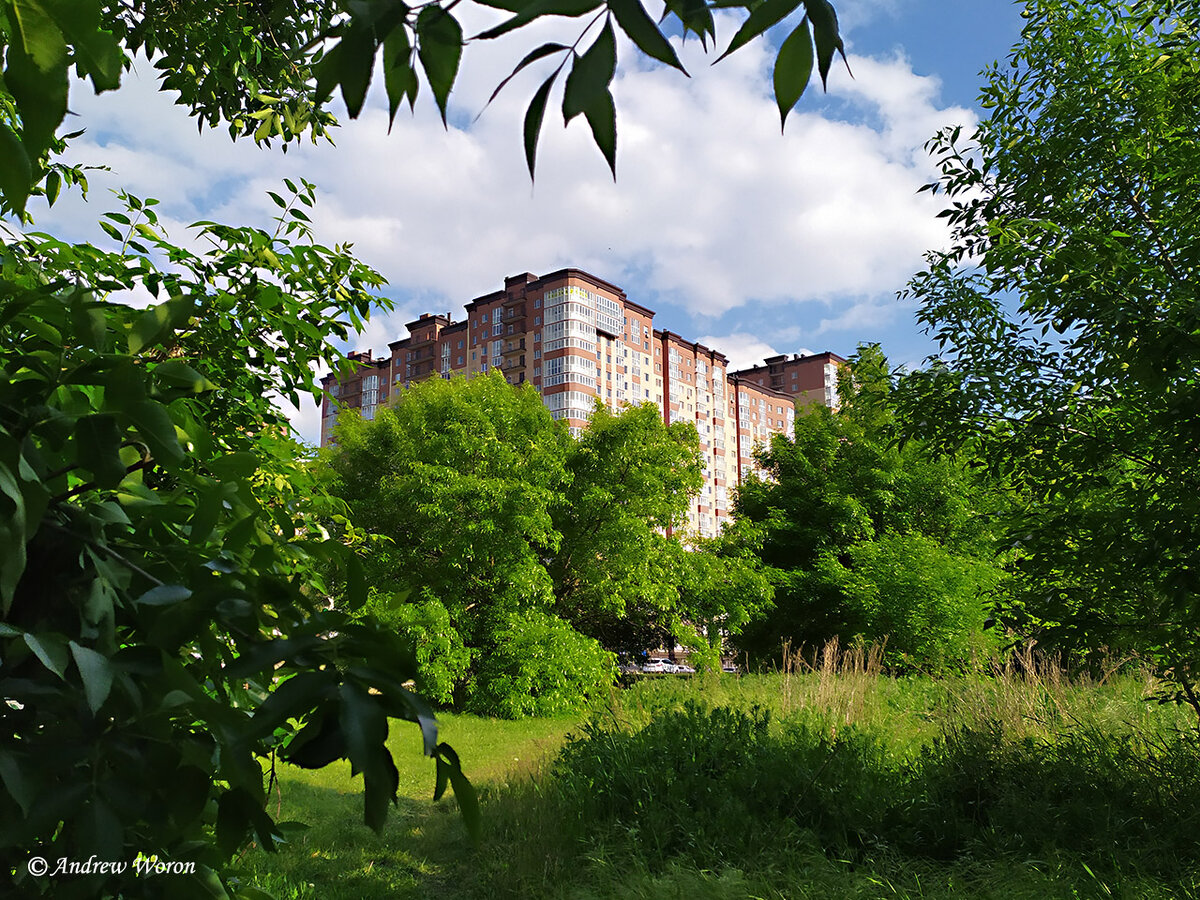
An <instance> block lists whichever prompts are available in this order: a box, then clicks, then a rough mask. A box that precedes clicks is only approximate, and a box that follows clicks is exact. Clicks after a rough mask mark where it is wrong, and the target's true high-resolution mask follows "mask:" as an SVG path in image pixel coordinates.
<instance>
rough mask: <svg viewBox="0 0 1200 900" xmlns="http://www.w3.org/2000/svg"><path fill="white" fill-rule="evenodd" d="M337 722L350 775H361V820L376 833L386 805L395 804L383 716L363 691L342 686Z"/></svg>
mask: <svg viewBox="0 0 1200 900" xmlns="http://www.w3.org/2000/svg"><path fill="white" fill-rule="evenodd" d="M339 693H340V696H341V701H342V702H341V714H340V716H339V722H340V724H341V728H342V734H343V735H344V736H345V739H346V755H347V756H348V757H349V758H350V771H351V774H358V773H359V772H361V773H362V776H363V793H364V797H363V804H364V811H363V814H364V818H365V821H366V823H367V825H368V826H369V827H370V828H372V829H373V830H375V831H376V832H378V831H380V830H381V829H382V828H383V824H384V821H385V820H386V818H387V805H388V802H389V801H390V802H395V800H396V788H397V787H398V786H399V783H400V775H399V773H398V772H397V771H396V765H395V763H394V762H393V761H392V756H391V754H390V753H389V752H388V750H387V746H386V742H387V731H388V725H387V716H386V715H384V712H383V708H382V707H381V706H380V705H379V703H378V702H376V701H375V700H374V699H373V698H372V697H371V696H370V695H369V694H368V693H367V692H366V691H365V690H363V688H361V687H360V686H358V685H356V684H344V685H342V688H341V691H340V692H339Z"/></svg>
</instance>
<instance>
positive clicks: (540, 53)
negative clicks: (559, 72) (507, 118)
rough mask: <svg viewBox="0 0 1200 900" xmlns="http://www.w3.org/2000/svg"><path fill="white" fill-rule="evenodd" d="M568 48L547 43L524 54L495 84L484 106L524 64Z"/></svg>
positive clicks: (488, 103) (485, 106) (493, 98)
mask: <svg viewBox="0 0 1200 900" xmlns="http://www.w3.org/2000/svg"><path fill="white" fill-rule="evenodd" d="M568 49H570V48H568V47H567V45H566V44H555V43H549V44H542V46H540V47H538V48H537V49H536V50H531V51H529V53H527V54H526V55H525V58H524V59H523V60H521V61H520V62H519V63H517V66H516V68H515V69H513V70H512V71H511V72H509V73H508V77H506V78H505V79H504V80H503V81H501V82H500V83H499V84H498V85H496V89H495V90H494V91H492V96H490V97H488V101H487V103H485V104H484V108H485V109H486V108H487V106H488V105H490V104H491V102H492V101H493V100H495V99H496V97H497V96H499V94H500V91H501V90H503V89H504V86H505V85H506V84H508V83H509V82H510V81H512V79H513V77H514V76H515V75H516V74H517V73H518V72H520V71H521V70H522V69H524V68H525V67H526V66H528V65H531V64H532V63H535V62H537V61H538V60H539V59H545V58H546V57H547V56H550V55H551V54H553V53H558V52H560V51H562V50H568Z"/></svg>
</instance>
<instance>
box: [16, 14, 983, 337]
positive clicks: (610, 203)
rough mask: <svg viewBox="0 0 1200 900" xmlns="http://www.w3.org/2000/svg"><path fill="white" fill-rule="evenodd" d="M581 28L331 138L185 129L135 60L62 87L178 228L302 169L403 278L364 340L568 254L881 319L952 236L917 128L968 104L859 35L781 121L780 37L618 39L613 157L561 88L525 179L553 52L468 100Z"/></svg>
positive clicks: (92, 137)
mask: <svg viewBox="0 0 1200 900" xmlns="http://www.w3.org/2000/svg"><path fill="white" fill-rule="evenodd" d="M891 6H892V0H861V2H858V3H852V4H851V3H847V4H845V5H843V6H840V7H839V8H840V11H842V14H843V21H844V23H845V22H846V21H847V20H849V19H851V18H852V17H854V16H858V17H860V18H861V17H868V16H874V15H879V14H881V13H886V12H888V11H889V10H890V9H891ZM480 27H482V26H480ZM580 27H582V26H581V25H580V24H579V22H578V21H577V20H571V21H568V22H566V23H565V25H564V24H563V23H562V22H561V21H560V22H558V23H551V24H550V25H544V24H539V25H538V26H537V28H536V29H534V31H533V32H532V33H530V34H527V35H524V36H522V35H517V36H515V37H514V38H513V39H512V40H502V41H497V42H492V43H483V44H471V45H470V47H469V51H468V52H467V53H466V54H465V58H464V68H463V71H462V73H461V75H460V80H459V83H458V85H457V87H456V90H455V94H454V97H453V102H452V104H451V117H450V118H451V126H450V128H449V129H443V127H442V124H441V121H440V119H439V117H438V115H437V113H436V111H435V110H433V109H432V104H430V103H426V104H424V105H422V104H418V109H417V113H416V115H415V116H411V117H410V116H408V114H407V113H406V112H402V113H400V114H399V115H398V116H397V119H396V123H395V126H394V128H393V129H392V133H391V134H390V135H389V134H388V133H387V121H386V110H385V109H384V108H383V105H382V104H383V98H382V96H381V95H380V94H381V92H376V93H373V94H372V95H371V102H370V104H369V105H368V108H367V109H366V110H365V112H364V115H363V116H362V118H361V119H360V120H358V121H357V122H347V123H346V125H345V127H343V128H341V129H339V130H338V131H337V132H336V134H335V137H336V140H337V144H338V146H337V147H329V146H324V145H322V146H317V147H313V146H310V145H303V146H297V147H293V148H292V149H291V150H290V151H289V152H288V153H287V154H286V155H283V154H281V153H279V152H278V151H276V152H269V151H262V150H259V149H257V148H256V147H254V145H253V144H252V143H251V142H248V141H242V142H239V143H236V144H235V143H233V142H232V141H230V139H229V138H228V136H227V135H226V134H225V133H224V132H212V131H207V132H205V133H203V134H200V135H197V133H196V127H195V120H193V119H190V118H188V117H187V116H186V114H185V113H184V112H183V111H182V110H180V109H178V108H176V107H173V106H171V105H170V101H169V98H167V97H165V96H164V95H160V94H158V93H157V92H156V91H155V90H154V88H155V83H154V80H153V78H152V76H151V74H150V73H151V72H152V69H151V68H150V67H149V65H147V64H145V63H144V62H143V63H142V64H141V65H140V66H139V71H140V72H141V73H142V74H141V75H140V76H139V75H134V76H130V77H128V78H127V81H126V85H125V86H124V87H123V88H122V90H120V91H119V92H117V93H116V94H112V95H104V96H101V97H99V98H94V97H91V96H90V95H87V94H86V92H85V91H83V90H78V89H77V90H76V91H75V92H74V93H73V95H72V106H73V108H74V109H76V110H77V111H78V112H79V113H80V115H81V117H82V124H83V125H84V126H86V127H87V128H88V129H89V133H88V135H86V136H85V137H84V138H82V139H80V140H79V141H77V142H76V143H75V146H74V149H73V151H72V152H73V157H74V158H75V159H78V160H81V161H86V162H96V163H106V164H108V165H111V166H112V167H113V168H114V170H115V172H114V174H113V175H111V176H109V175H105V174H103V173H95V174H94V175H93V177H92V182H93V185H94V186H95V188H96V190H94V193H100V192H102V189H103V187H105V186H108V185H114V186H115V185H121V186H125V187H127V188H128V189H129V190H131V191H132V192H134V193H137V194H140V195H154V196H158V197H160V198H161V199H162V200H163V204H162V206H161V207H160V209H162V210H163V215H164V218H165V219H166V220H168V221H169V222H170V223H171V225H172V228H173V230H172V235H173V237H175V238H176V239H180V238H182V233H181V232H180V231H179V229H178V227H176V226H178V225H179V224H180V223H183V222H187V221H190V220H192V219H195V218H213V219H222V220H225V221H232V222H238V223H253V224H258V225H262V226H269V222H270V217H271V216H272V215H273V214H274V212H275V208H274V206H273V205H271V203H270V201H269V200H268V199H267V198H266V197H265V195H264V193H263V192H264V191H265V190H267V189H269V188H275V189H277V188H278V185H279V182H280V180H281V179H282V178H283V177H284V176H290V177H293V178H297V177H300V176H303V177H306V178H308V179H309V180H311V181H313V182H315V183H316V184H317V185H318V187H319V189H320V194H319V202H318V207H317V210H316V215H315V226H316V232H317V237H318V239H319V240H322V241H323V242H325V243H335V242H344V241H352V242H353V243H354V252H355V253H356V255H358V256H359V257H360V258H361V259H363V260H364V261H365V262H367V263H369V264H370V265H372V266H374V267H375V268H377V269H379V270H380V271H382V272H383V273H384V275H385V276H386V277H387V278H388V280H389V281H390V282H391V284H392V288H391V291H393V292H395V293H394V295H395V296H397V297H403V298H404V307H403V309H401V310H398V311H397V312H396V313H393V314H391V315H380V316H376V317H375V318H374V319H373V320H372V323H371V326H370V328H369V331H368V333H367V334H364V335H363V337H362V339H361V340H360V341H358V342H356V344H357V345H359V346H361V347H362V348H364V349H365V348H366V347H371V348H372V349H374V350H375V351H376V353H377V354H380V353H383V352H385V348H386V345H387V343H388V341H389V340H395V339H397V338H398V337H400V336H401V335H402V333H403V328H402V327H401V325H402V323H403V322H404V321H409V320H411V319H412V318H414V317H415V315H416V314H417V313H419V312H421V311H426V310H429V311H447V310H449V311H453V312H455V313H456V314H457V312H458V310H459V309H460V308H461V306H462V304H463V303H464V302H466V301H468V300H470V299H471V298H472V297H474V296H477V295H478V294H481V293H485V292H488V291H492V290H495V289H497V288H498V287H499V286H500V285H501V284H502V279H503V277H504V276H505V275H509V274H515V273H518V272H522V271H526V270H529V271H533V272H545V271H550V270H552V269H555V268H559V267H563V266H579V267H581V268H585V269H588V270H590V271H593V272H594V273H595V274H597V275H600V276H601V277H604V278H606V279H608V280H610V281H613V282H615V283H617V284H620V285H622V286H623V287H625V288H626V289H627V290H628V291H629V293H630V295H631V297H632V298H633V299H635V300H638V301H639V302H643V303H646V304H648V305H650V306H651V307H652V308H656V309H659V310H660V311H661V310H663V309H664V308H666V307H675V308H677V310H678V309H683V310H686V313H687V314H688V315H690V316H692V317H693V320H694V322H693V324H694V327H695V329H696V330H697V331H699V330H702V329H703V328H704V327H705V325H704V322H705V320H706V319H707V318H708V317H712V316H718V315H721V314H724V313H727V312H729V311H730V310H735V309H738V308H739V307H743V306H746V305H748V304H775V305H783V304H801V303H803V304H808V305H807V306H806V307H805V309H806V310H812V309H814V307H813V306H812V303H813V302H814V301H816V302H819V303H820V304H821V306H819V307H815V308H818V309H820V310H821V311H822V314H823V315H824V318H823V321H822V322H821V324H820V326H819V330H818V331H817V332H816V333H818V334H819V333H822V332H824V331H828V330H834V329H837V328H843V327H846V328H849V327H852V326H853V325H854V324H855V323H856V322H863V321H867V320H868V319H871V320H872V321H875V322H876V323H878V322H879V321H886V319H887V317H888V316H889V315H890V314H891V313H890V312H889V310H888V308H887V307H886V304H884V303H881V302H880V301H879V300H878V298H879V297H881V296H887V297H890V296H891V295H892V294H893V292H894V291H895V290H896V289H897V288H898V287H900V286H902V285H903V283H904V281H905V279H906V278H907V276H908V275H909V274H910V273H911V272H912V271H914V270H915V269H916V268H917V267H918V266H919V264H920V255H921V253H922V252H923V251H924V250H926V249H928V248H930V247H932V246H938V245H940V244H942V243H944V241H945V237H946V235H945V230H944V227H943V226H942V224H941V223H940V220H937V219H935V218H934V215H933V214H934V212H935V211H936V210H937V209H939V208H940V203H939V202H938V201H937V200H935V199H933V198H930V197H929V196H928V195H927V194H922V195H917V194H916V193H915V191H916V189H917V187H919V186H920V185H921V184H922V183H924V182H925V181H928V180H929V179H930V178H931V177H932V176H933V174H934V172H933V169H932V166H931V164H930V162H929V161H928V160H927V159H926V157H925V155H924V153H923V151H922V150H921V144H922V143H923V142H924V141H925V140H926V139H927V138H928V137H929V136H930V135H931V134H932V133H933V132H934V131H935V130H936V129H937V128H938V127H940V126H942V125H945V124H954V123H964V124H968V125H969V124H972V123H973V122H974V121H975V117H974V114H973V113H972V112H971V111H970V110H967V109H962V108H942V107H941V106H940V105H939V103H938V99H937V98H938V87H939V86H938V83H937V81H936V80H935V79H932V78H926V77H920V76H918V75H916V74H914V73H913V71H912V68H911V66H910V65H909V64H908V62H907V61H906V60H905V59H903V58H902V57H898V56H893V57H890V58H886V59H879V58H872V57H868V56H862V55H851V59H850V64H851V67H852V68H853V71H854V78H853V79H850V78H848V77H847V76H846V75H845V73H844V71H835V72H834V73H833V75H832V76H831V79H830V96H831V98H833V100H834V101H835V104H834V105H835V106H836V104H837V103H840V104H842V106H843V107H844V108H843V109H842V110H840V111H839V115H842V116H844V118H842V119H838V118H834V117H833V115H834V114H833V113H818V112H816V111H814V109H815V107H814V105H813V102H812V101H810V100H809V99H808V98H806V100H804V101H802V102H801V105H800V107H799V109H798V110H796V111H795V112H793V114H792V116H791V118H790V119H789V121H788V127H787V132H786V134H784V135H781V134H780V132H779V115H778V110H777V109H776V107H775V103H774V99H773V97H772V93H771V88H770V72H771V66H772V62H773V60H772V59H771V57H770V55H769V53H768V49H769V48H766V47H763V46H761V45H759V44H752V45H750V46H747V47H745V48H743V49H742V50H740V51H738V53H736V54H734V55H733V56H731V57H729V58H728V59H726V60H725V61H723V62H722V63H721V64H720V65H717V66H710V65H709V63H710V62H711V56H710V57H704V56H703V55H702V54H701V53H700V51H699V46H698V44H697V43H696V42H695V41H689V42H688V43H687V45H686V46H684V47H683V48H682V49H681V51H680V55H681V58H682V59H683V61H684V64H685V65H686V66H687V68H688V71H689V72H690V73H691V75H692V77H691V78H684V77H682V76H681V75H680V74H679V73H677V72H671V71H668V70H666V69H664V68H662V67H659V66H656V65H654V66H652V65H649V64H647V63H646V61H645V60H644V58H640V57H638V56H636V55H635V54H634V53H633V52H632V50H631V48H630V47H629V46H628V44H627V43H626V42H624V41H622V42H621V44H620V47H619V52H620V57H621V60H622V65H621V68H620V70H619V73H618V78H617V80H616V82H615V84H614V93H615V95H616V98H617V108H618V128H619V133H618V145H619V146H618V174H619V180H618V181H617V182H616V183H615V184H614V183H613V180H612V178H611V176H610V174H609V172H608V169H607V166H606V164H605V163H604V161H603V159H602V157H601V155H600V153H599V152H598V151H597V150H596V149H595V147H594V146H592V144H591V141H590V135H589V134H588V133H587V129H586V125H585V124H584V123H583V121H582V119H581V120H579V121H577V122H574V123H572V125H571V127H570V128H569V129H567V130H566V131H564V130H563V129H562V128H561V125H560V122H561V119H560V118H559V116H558V114H557V108H556V106H555V101H554V100H552V101H551V107H550V108H549V110H548V112H547V116H546V123H545V127H544V133H543V135H542V141H541V147H540V149H539V171H538V181H537V184H536V186H533V187H531V185H530V183H529V178H528V174H527V172H526V170H525V163H524V159H523V156H522V151H521V136H520V123H521V118H522V115H523V113H524V106H525V104H526V103H527V102H528V100H529V97H530V96H531V94H532V92H533V90H534V89H535V88H536V86H537V84H539V83H540V79H541V78H544V77H545V74H544V73H543V72H538V71H527V72H523V73H521V75H520V76H518V77H517V78H516V79H514V80H513V82H512V83H511V84H510V85H509V86H508V87H507V88H506V89H505V91H504V93H502V94H501V96H500V97H499V98H498V99H497V101H496V102H495V103H494V104H493V105H492V107H490V108H489V109H488V110H487V111H486V112H485V113H484V114H483V116H482V117H481V118H479V119H478V120H477V121H473V120H472V117H473V116H474V115H475V114H476V113H477V112H478V111H479V110H480V109H481V108H482V107H483V105H484V102H485V101H486V99H487V96H488V95H489V94H490V93H491V91H492V89H493V87H494V86H495V84H496V83H498V81H499V80H500V78H502V77H503V76H504V75H505V74H507V69H508V68H509V67H511V65H512V64H513V61H514V60H516V59H518V58H519V57H520V55H521V54H522V52H523V51H524V50H525V49H527V48H528V47H529V46H533V44H534V42H535V41H538V40H544V39H550V38H552V37H558V38H561V37H562V36H563V35H564V34H566V33H570V34H571V35H572V36H573V35H574V33H575V32H576V31H577V30H578V28H580ZM718 30H719V33H720V35H721V36H722V39H723V40H724V39H727V37H728V35H730V34H732V32H733V25H732V22H731V20H730V19H728V18H727V17H725V16H719V17H718ZM468 31H469V32H470V31H471V29H470V27H468ZM568 43H569V41H568ZM553 64H554V63H553V62H548V67H552V66H553ZM532 68H534V69H536V68H537V67H532ZM810 90H811V91H813V92H814V94H815V93H816V92H817V91H819V85H817V84H814V85H812V86H811V87H810ZM426 99H427V98H426ZM806 104H807V105H806ZM818 105H819V104H818ZM822 108H825V107H822ZM90 206H91V207H92V209H84V208H83V207H82V205H81V204H79V203H77V202H74V201H71V200H66V201H63V202H61V203H60V205H59V206H58V207H56V208H55V209H54V210H53V211H51V212H50V213H43V214H42V215H40V216H39V221H38V225H39V227H42V228H51V229H54V228H57V229H58V230H60V231H62V232H64V233H65V234H67V235H69V236H74V237H82V238H85V239H89V238H90V239H95V237H96V235H97V234H98V232H96V231H95V226H94V225H90V224H87V223H89V222H90V220H92V219H94V218H95V216H96V214H97V213H98V212H100V211H102V209H107V208H110V204H105V203H104V201H103V200H101V201H100V202H99V203H92V204H90ZM807 317H808V318H809V319H810V320H811V319H812V318H815V317H814V316H812V315H811V313H809V314H808V316H807ZM672 327H676V328H678V327H679V326H672ZM806 332H807V333H808V334H810V335H811V334H812V333H813V331H812V329H811V328H809V329H806ZM734 339H736V340H738V341H742V342H743V345H744V346H745V347H747V348H749V347H750V346H751V344H753V342H755V341H757V342H758V345H755V351H756V355H760V354H757V351H758V350H760V349H763V348H767V349H769V348H770V345H769V344H768V343H767V340H768V339H774V338H773V336H772V335H748V334H744V333H740V332H735V333H734V334H732V335H730V336H728V337H726V338H719V339H718V338H714V339H713V340H714V342H715V343H716V344H717V346H718V347H719V348H720V349H722V350H723V352H726V353H729V354H733V353H734V352H735V350H734V348H733V346H732V345H730V344H728V343H726V344H725V345H722V344H721V341H726V342H728V341H730V340H734ZM705 340H707V339H705ZM736 352H741V351H740V350H738V351H736ZM747 352H748V350H747Z"/></svg>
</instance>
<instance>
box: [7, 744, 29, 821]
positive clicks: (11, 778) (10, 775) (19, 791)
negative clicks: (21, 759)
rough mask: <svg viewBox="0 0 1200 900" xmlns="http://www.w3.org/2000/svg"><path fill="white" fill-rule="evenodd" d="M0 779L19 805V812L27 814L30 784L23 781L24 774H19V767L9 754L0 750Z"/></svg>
mask: <svg viewBox="0 0 1200 900" xmlns="http://www.w3.org/2000/svg"><path fill="white" fill-rule="evenodd" d="M0 781H2V782H4V787H5V788H6V789H7V790H8V794H9V796H10V797H12V798H13V799H14V800H16V801H17V805H18V806H20V807H21V812H23V813H24V814H25V815H29V807H30V804H31V803H32V802H33V798H34V792H33V790H32V788H31V787H30V785H29V784H28V783H27V782H26V781H25V776H24V775H22V774H21V767H20V766H19V765H18V764H17V762H16V760H14V759H13V757H12V756H11V755H9V754H8V753H5V752H4V751H3V750H0Z"/></svg>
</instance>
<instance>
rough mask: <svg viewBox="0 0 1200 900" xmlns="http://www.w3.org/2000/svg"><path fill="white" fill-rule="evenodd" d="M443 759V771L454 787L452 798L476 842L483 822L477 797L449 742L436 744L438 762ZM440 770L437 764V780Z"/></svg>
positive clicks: (439, 776)
mask: <svg viewBox="0 0 1200 900" xmlns="http://www.w3.org/2000/svg"><path fill="white" fill-rule="evenodd" d="M443 760H445V763H446V769H445V773H446V775H447V776H448V777H449V779H450V786H451V787H452V788H453V789H454V798H455V799H456V800H457V801H458V809H459V812H460V813H461V814H462V817H463V822H464V823H465V824H466V826H467V832H468V833H469V834H470V835H471V839H472V840H473V841H475V842H478V841H479V838H480V835H481V833H482V824H483V822H482V819H481V817H480V815H479V798H478V797H477V796H476V795H475V788H474V787H472V785H471V782H470V781H468V780H467V776H466V775H464V774H463V770H462V765H461V764H460V763H459V760H458V754H457V753H455V752H454V748H453V747H451V746H450V745H449V744H438V762H439V764H440V763H441V762H442V761H443ZM441 772H442V770H441V768H440V766H439V770H438V778H439V780H440V779H441V777H442V775H441ZM435 799H436V798H435Z"/></svg>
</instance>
